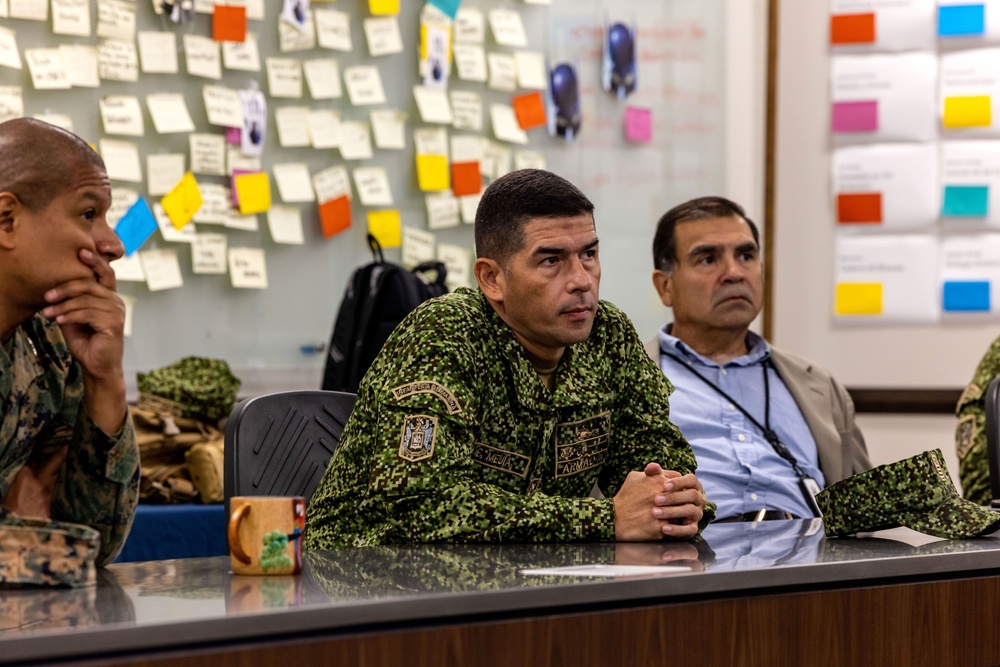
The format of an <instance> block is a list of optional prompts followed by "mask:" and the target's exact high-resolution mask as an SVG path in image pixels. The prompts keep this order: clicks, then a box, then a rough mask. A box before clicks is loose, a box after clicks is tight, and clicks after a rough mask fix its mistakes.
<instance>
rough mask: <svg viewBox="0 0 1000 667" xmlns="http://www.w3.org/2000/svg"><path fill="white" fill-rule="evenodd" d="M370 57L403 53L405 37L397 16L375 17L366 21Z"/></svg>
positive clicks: (366, 36)
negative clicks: (401, 31)
mask: <svg viewBox="0 0 1000 667" xmlns="http://www.w3.org/2000/svg"><path fill="white" fill-rule="evenodd" d="M364 26H365V38H366V39H367V41H368V55H370V56H373V57H377V56H385V55H389V54H392V53H402V52H403V36H402V35H401V34H400V32H399V18H398V17H396V16H375V17H370V18H366V19H365V20H364Z"/></svg>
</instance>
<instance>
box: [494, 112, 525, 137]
mask: <svg viewBox="0 0 1000 667" xmlns="http://www.w3.org/2000/svg"><path fill="white" fill-rule="evenodd" d="M490 120H491V121H492V123H493V136H495V137H496V138H497V139H500V140H501V141H509V142H511V143H515V144H526V143H528V135H527V134H526V133H525V131H524V130H522V129H521V126H520V125H519V124H518V122H517V114H515V113H514V107H512V106H510V105H509V104H491V105H490Z"/></svg>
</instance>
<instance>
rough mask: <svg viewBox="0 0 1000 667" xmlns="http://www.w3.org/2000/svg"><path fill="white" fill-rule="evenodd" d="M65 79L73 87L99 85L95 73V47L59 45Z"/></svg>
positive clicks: (94, 86)
mask: <svg viewBox="0 0 1000 667" xmlns="http://www.w3.org/2000/svg"><path fill="white" fill-rule="evenodd" d="M59 51H60V52H61V53H62V57H63V64H64V65H65V66H66V79H67V80H68V81H69V83H70V85H71V86H73V87H74V88H97V87H99V86H100V85H101V80H100V77H99V76H98V74H97V49H95V48H94V47H92V46H76V45H67V44H63V45H62V46H60V47H59Z"/></svg>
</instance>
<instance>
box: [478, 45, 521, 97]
mask: <svg viewBox="0 0 1000 667" xmlns="http://www.w3.org/2000/svg"><path fill="white" fill-rule="evenodd" d="M486 60H487V62H488V63H489V66H490V80H489V83H488V84H487V85H488V86H489V87H490V88H493V89H494V90H504V91H512V90H516V89H517V70H516V69H515V67H514V57H513V56H512V55H510V54H509V53H497V52H490V53H489V54H488V55H487V56H486Z"/></svg>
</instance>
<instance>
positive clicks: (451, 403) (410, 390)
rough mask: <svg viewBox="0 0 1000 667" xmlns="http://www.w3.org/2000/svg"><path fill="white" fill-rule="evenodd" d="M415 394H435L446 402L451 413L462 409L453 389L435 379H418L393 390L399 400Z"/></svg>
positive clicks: (394, 396)
mask: <svg viewBox="0 0 1000 667" xmlns="http://www.w3.org/2000/svg"><path fill="white" fill-rule="evenodd" d="M414 394H434V395H435V396H437V397H438V398H439V399H441V402H442V403H444V406H445V408H447V410H448V414H449V415H457V414H458V413H459V412H461V411H462V405H461V404H460V403H459V402H458V399H457V398H455V394H453V393H451V391H450V390H449V389H448V388H447V387H445V386H444V385H442V384H440V383H438V382H434V381H433V380H418V381H417V382H409V383H407V384H403V385H400V386H398V387H396V388H395V389H393V390H392V397H393V398H395V399H396V400H397V401H401V400H403V399H404V398H406V397H408V396H413V395H414Z"/></svg>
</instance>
